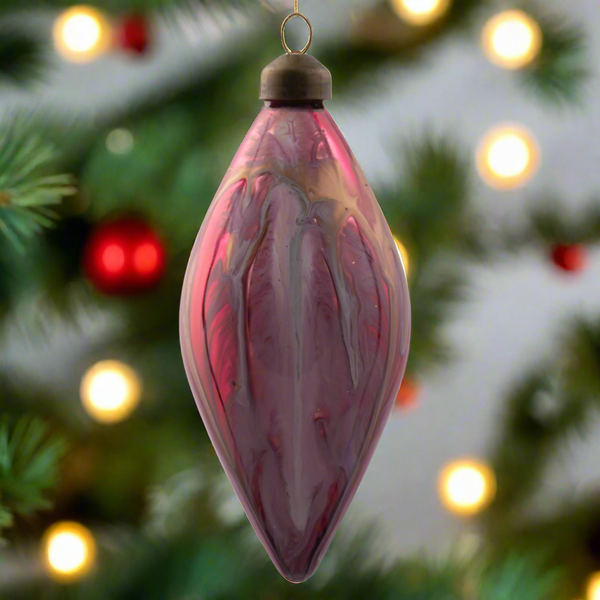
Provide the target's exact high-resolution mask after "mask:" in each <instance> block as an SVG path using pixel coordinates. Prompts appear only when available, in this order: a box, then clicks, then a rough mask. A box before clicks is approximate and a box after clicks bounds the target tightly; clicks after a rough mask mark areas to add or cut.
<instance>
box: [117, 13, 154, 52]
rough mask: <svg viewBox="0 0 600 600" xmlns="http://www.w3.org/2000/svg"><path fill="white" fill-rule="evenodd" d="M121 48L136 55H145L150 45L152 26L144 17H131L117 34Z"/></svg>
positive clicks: (126, 19)
mask: <svg viewBox="0 0 600 600" xmlns="http://www.w3.org/2000/svg"><path fill="white" fill-rule="evenodd" d="M117 42H118V44H119V45H120V47H121V48H123V49H124V50H127V51H128V52H133V53H134V54H144V53H145V52H146V50H147V49H148V46H149V45H150V25H149V23H148V19H147V18H146V17H145V16H144V15H139V14H138V15H129V16H128V17H126V18H125V19H123V22H122V23H121V25H120V27H119V29H118V32H117Z"/></svg>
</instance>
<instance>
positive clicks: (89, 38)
mask: <svg viewBox="0 0 600 600" xmlns="http://www.w3.org/2000/svg"><path fill="white" fill-rule="evenodd" d="M111 37H112V36H111V27H110V24H109V22H108V20H107V19H106V17H105V16H104V15H103V14H102V13H101V12H100V11H99V10H97V9H95V8H93V7H91V6H83V5H81V6H73V7H72V8H69V9H68V10H65V11H64V12H63V13H61V15H60V16H59V17H58V18H57V19H56V22H55V24H54V45H55V47H56V50H57V51H58V53H59V54H61V55H62V56H63V57H64V58H66V59H67V60H69V61H71V62H89V61H91V60H94V59H95V58H98V56H100V55H101V54H103V53H104V52H106V50H108V48H109V47H110V44H111Z"/></svg>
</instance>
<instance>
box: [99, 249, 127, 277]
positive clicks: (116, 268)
mask: <svg viewBox="0 0 600 600" xmlns="http://www.w3.org/2000/svg"><path fill="white" fill-rule="evenodd" d="M102 265H103V266H104V269H105V270H106V272H107V273H120V272H121V271H122V270H123V267H124V266H125V251H124V250H123V248H122V247H121V246H119V245H118V244H110V245H108V246H106V248H105V249H104V251H103V252H102Z"/></svg>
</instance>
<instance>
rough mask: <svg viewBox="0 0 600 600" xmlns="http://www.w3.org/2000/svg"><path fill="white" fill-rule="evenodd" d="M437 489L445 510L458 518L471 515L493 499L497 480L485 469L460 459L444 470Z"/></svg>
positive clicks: (488, 469)
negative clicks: (455, 514)
mask: <svg viewBox="0 0 600 600" xmlns="http://www.w3.org/2000/svg"><path fill="white" fill-rule="evenodd" d="M438 488H439V494H440V498H441V500H442V503H443V504H444V506H445V507H446V508H447V509H448V510H450V511H451V512H453V513H457V514H460V515H474V514H476V513H478V512H481V511H482V510H484V509H485V508H486V507H487V506H488V505H489V504H490V502H491V501H492V500H493V499H494V496H495V495H496V478H495V476H494V473H493V472H492V470H491V469H490V468H489V467H488V466H486V465H484V464H482V463H479V462H476V461H473V460H462V461H458V462H453V463H450V464H449V465H447V466H446V467H444V469H443V470H442V472H441V474H440V478H439V481H438Z"/></svg>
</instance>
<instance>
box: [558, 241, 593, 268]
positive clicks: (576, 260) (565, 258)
mask: <svg viewBox="0 0 600 600" xmlns="http://www.w3.org/2000/svg"><path fill="white" fill-rule="evenodd" d="M552 262H553V263H554V264H555V265H556V266H557V267H558V268H559V269H561V270H563V271H566V272H568V273H577V272H579V271H581V270H582V269H583V268H584V266H585V262H586V256H585V248H584V247H583V246H580V245H579V244H557V245H556V246H554V248H552Z"/></svg>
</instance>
